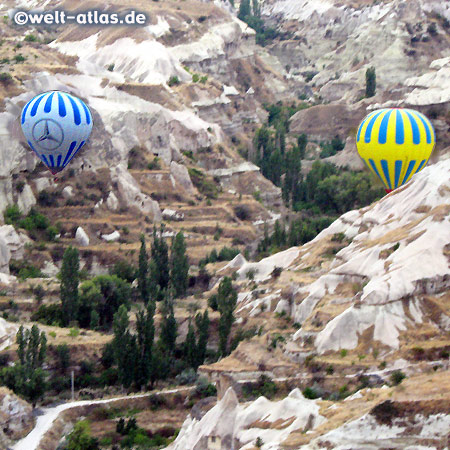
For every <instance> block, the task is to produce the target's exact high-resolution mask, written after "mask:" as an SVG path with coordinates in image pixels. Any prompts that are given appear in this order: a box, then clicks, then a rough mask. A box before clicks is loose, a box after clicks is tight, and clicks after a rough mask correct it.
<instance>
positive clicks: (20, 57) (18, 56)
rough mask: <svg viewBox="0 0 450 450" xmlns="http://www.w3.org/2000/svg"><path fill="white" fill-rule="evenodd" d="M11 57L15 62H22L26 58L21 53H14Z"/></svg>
mask: <svg viewBox="0 0 450 450" xmlns="http://www.w3.org/2000/svg"><path fill="white" fill-rule="evenodd" d="M13 59H14V61H15V62H16V63H22V62H24V61H25V60H26V58H25V56H23V55H22V54H21V53H18V54H17V55H15V56H14V58H13Z"/></svg>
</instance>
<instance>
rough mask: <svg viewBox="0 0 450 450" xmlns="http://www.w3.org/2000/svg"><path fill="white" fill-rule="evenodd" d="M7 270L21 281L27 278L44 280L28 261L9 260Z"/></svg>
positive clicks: (43, 276) (37, 269)
mask: <svg viewBox="0 0 450 450" xmlns="http://www.w3.org/2000/svg"><path fill="white" fill-rule="evenodd" d="M9 270H10V272H11V273H12V274H13V275H15V276H17V277H18V278H20V279H21V280H25V279H27V278H46V276H45V275H44V274H43V273H42V272H41V271H40V269H39V268H38V267H36V266H34V265H33V264H32V263H31V262H30V261H25V260H21V261H18V260H16V259H11V260H10V262H9Z"/></svg>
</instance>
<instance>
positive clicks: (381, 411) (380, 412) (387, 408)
mask: <svg viewBox="0 0 450 450" xmlns="http://www.w3.org/2000/svg"><path fill="white" fill-rule="evenodd" d="M370 413H371V414H372V415H373V416H374V417H375V419H376V421H377V422H378V423H380V424H383V425H389V426H390V425H392V419H394V418H395V417H398V416H399V410H398V409H397V407H396V406H395V404H394V403H393V402H392V401H391V400H385V401H384V402H382V403H380V404H378V405H376V406H375V407H374V408H373V409H372V411H370Z"/></svg>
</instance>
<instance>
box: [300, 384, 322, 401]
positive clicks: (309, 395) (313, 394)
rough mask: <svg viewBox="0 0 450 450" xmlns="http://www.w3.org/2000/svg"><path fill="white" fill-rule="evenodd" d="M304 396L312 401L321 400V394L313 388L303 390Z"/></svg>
mask: <svg viewBox="0 0 450 450" xmlns="http://www.w3.org/2000/svg"><path fill="white" fill-rule="evenodd" d="M303 396H304V397H305V398H309V399H310V400H314V399H315V398H319V394H318V393H317V392H316V390H315V389H314V388H312V387H309V386H308V387H307V388H305V389H303Z"/></svg>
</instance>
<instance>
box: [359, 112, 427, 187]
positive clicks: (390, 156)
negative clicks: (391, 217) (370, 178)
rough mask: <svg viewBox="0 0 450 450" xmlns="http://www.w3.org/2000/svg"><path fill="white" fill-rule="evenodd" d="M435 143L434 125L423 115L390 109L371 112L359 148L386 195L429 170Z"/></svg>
mask: <svg viewBox="0 0 450 450" xmlns="http://www.w3.org/2000/svg"><path fill="white" fill-rule="evenodd" d="M435 140H436V139H435V134H434V130H433V126H432V125H431V123H430V121H429V120H428V119H427V118H426V117H425V116H424V115H423V114H421V113H420V112H418V111H414V110H412V109H399V108H387V109H379V110H376V111H373V112H371V113H370V114H368V115H367V116H366V118H365V119H364V120H363V121H362V122H361V125H360V126H359V128H358V133H357V135H356V146H357V148H358V153H359V156H361V158H362V159H363V161H364V162H365V163H366V164H367V166H368V167H369V169H370V170H371V171H372V172H373V173H375V175H377V176H378V178H379V179H380V180H381V181H382V182H383V184H384V185H385V186H386V192H391V191H392V190H393V189H396V188H398V187H399V186H401V185H403V184H405V183H406V182H408V181H409V180H410V179H411V177H412V176H413V175H414V174H415V173H417V172H419V170H422V169H423V168H424V167H425V165H426V163H427V161H428V158H429V157H430V155H431V152H432V151H433V147H434V144H435Z"/></svg>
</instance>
